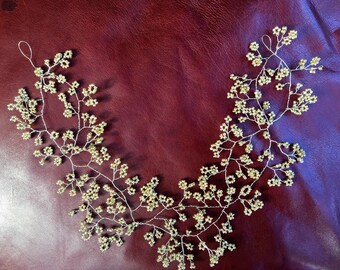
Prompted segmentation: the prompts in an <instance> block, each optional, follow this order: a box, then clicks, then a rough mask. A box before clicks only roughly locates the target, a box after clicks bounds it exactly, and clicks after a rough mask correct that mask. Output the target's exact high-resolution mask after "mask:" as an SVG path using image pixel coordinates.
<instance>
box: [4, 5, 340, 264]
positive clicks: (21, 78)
mask: <svg viewBox="0 0 340 270" xmlns="http://www.w3.org/2000/svg"><path fill="white" fill-rule="evenodd" d="M0 8H1V10H0V92H1V98H0V125H1V128H0V147H1V148H0V158H1V165H0V168H1V172H0V250H1V251H0V269H8V270H11V269H34V270H40V269H75V270H76V269H77V270H78V269H84V270H85V269H86V270H88V269H99V270H105V269H114V270H116V269H126V270H135V269H162V267H161V265H159V264H158V263H156V262H155V260H156V256H157V255H156V248H150V247H149V246H148V245H147V243H146V242H145V241H144V239H143V235H142V232H140V233H137V234H136V235H134V236H132V237H131V238H129V239H128V240H127V243H126V244H125V245H124V246H123V247H121V248H117V247H112V248H111V249H110V250H109V251H108V252H106V253H102V252H101V251H100V250H99V248H98V247H97V243H96V240H95V239H93V240H91V241H90V242H83V241H82V240H81V238H80V235H79V233H78V221H79V220H78V219H77V218H70V217H69V216H68V215H67V212H68V210H70V209H72V207H74V206H75V205H76V203H77V200H76V199H74V200H73V199H69V198H68V197H67V196H60V195H57V194H56V186H55V180H56V179H58V178H59V177H61V176H62V175H63V172H62V170H60V169H55V168H54V167H53V166H47V167H40V165H38V164H37V160H35V159H34V158H33V156H32V151H33V146H32V142H27V141H22V140H21V138H20V133H19V132H18V131H16V130H15V129H14V125H13V124H12V123H10V122H9V116H10V113H9V112H7V110H6V105H7V103H9V102H10V101H11V100H12V99H13V97H14V96H15V94H16V92H17V89H18V88H20V87H22V86H26V87H27V86H31V85H32V84H33V83H34V82H35V78H34V75H33V72H32V68H31V66H30V65H29V62H28V61H27V60H26V59H24V58H23V57H22V56H21V55H20V53H19V52H18V49H17V43H18V41H20V40H26V41H27V42H29V43H30V44H31V46H32V48H33V53H34V56H33V59H34V61H35V63H37V64H38V65H40V64H42V62H43V60H44V59H45V58H48V57H52V56H53V55H54V54H55V53H56V52H59V51H64V50H66V49H73V50H75V51H76V52H77V55H76V58H75V61H74V67H72V68H71V69H70V70H69V73H71V74H72V77H73V78H75V79H78V80H79V79H82V80H83V82H84V83H91V82H94V83H95V84H97V85H98V86H100V87H101V94H100V95H101V97H102V98H103V101H102V107H101V108H98V109H96V112H97V113H98V114H99V115H101V117H102V118H103V119H105V120H107V121H110V123H111V125H110V128H111V131H110V132H109V133H108V135H107V137H106V138H107V142H111V143H112V144H111V147H112V149H113V151H114V152H115V153H117V154H118V155H120V156H121V157H123V158H124V159H125V160H126V161H127V162H129V164H130V165H131V167H132V171H131V173H134V174H140V175H141V176H142V177H143V178H144V179H148V178H150V177H152V176H153V175H161V177H162V185H161V186H162V188H163V189H167V190H170V191H173V192H176V190H177V182H178V180H180V179H182V178H185V177H187V178H191V179H193V178H194V177H197V175H198V174H199V168H200V167H201V166H202V165H203V164H205V163H209V162H213V159H212V154H211V152H210V151H209V147H210V144H211V143H213V142H214V141H215V139H216V138H217V137H218V134H219V124H220V123H221V122H222V121H223V118H224V116H225V114H226V113H227V112H228V111H229V108H230V106H231V103H230V102H229V101H228V100H227V99H226V98H225V96H226V93H227V91H228V88H229V87H230V85H231V82H230V81H229V79H228V77H229V74H230V73H239V74H243V73H245V72H247V71H248V69H249V66H248V64H247V62H246V60H245V57H244V55H245V54H246V52H247V46H248V44H249V42H251V41H253V40H256V39H258V38H259V37H260V36H261V35H263V34H264V33H267V32H268V31H270V29H272V28H273V27H274V26H276V25H279V26H280V25H287V26H288V27H290V28H294V29H296V30H298V32H299V39H298V40H297V41H296V42H295V45H292V48H293V49H292V54H291V57H290V59H291V61H292V63H294V61H295V59H300V58H310V57H313V56H319V57H321V59H322V64H323V65H324V66H325V69H324V71H323V72H320V73H318V74H317V75H315V76H313V77H310V78H309V79H308V81H306V84H308V85H309V86H310V87H312V88H313V89H314V91H315V93H316V94H317V95H318V100H319V101H318V103H317V104H315V105H313V106H312V107H311V109H310V111H308V113H306V114H304V115H302V116H301V117H293V116H291V117H288V118H287V119H285V120H284V122H282V123H281V124H280V127H279V128H278V129H277V132H278V134H279V135H278V136H279V137H280V139H282V140H287V141H293V142H295V141H296V142H300V144H301V146H302V147H303V148H304V149H305V150H306V152H307V158H306V159H305V163H303V164H299V165H297V166H295V167H294V170H295V172H296V175H297V176H296V183H295V185H293V187H291V188H287V187H282V188H277V189H270V190H267V191H265V193H264V196H265V201H266V203H265V207H264V209H263V210H262V211H258V212H256V213H255V214H254V215H252V216H251V217H246V216H244V215H243V214H240V215H238V217H237V219H236V221H235V222H234V227H235V231H236V232H235V233H234V234H233V239H232V240H233V241H234V242H235V243H236V245H237V247H238V248H237V249H236V250H235V251H234V252H232V253H227V254H226V255H225V256H224V258H223V259H222V260H221V262H220V263H219V265H218V266H217V267H215V269H241V270H242V269H270V270H275V269H287V270H290V269H291V270H300V269H301V270H302V269H303V270H307V269H308V270H309V269H332V270H333V269H334V270H335V269H340V226H339V219H340V169H339V166H340V55H339V52H340V1H339V0H315V1H312V0H299V1H292V0H267V1H265V0H262V1H260V0H252V1H250V0H248V1H240V0H234V1H231V0H229V1H227V0H221V1H187V0H182V1H126V0H122V1H104V0H102V1H78V0H73V1H69V0H68V1H55V0H50V1H36V0H26V1H25V0H17V1H14V0H1V1H0ZM50 120H52V121H55V122H58V123H59V124H60V123H61V122H60V121H62V118H60V119H50ZM263 185H265V183H263ZM207 268H208V262H207V261H204V260H203V259H202V261H200V262H199V264H198V269H207ZM171 269H175V267H174V266H173V268H171Z"/></svg>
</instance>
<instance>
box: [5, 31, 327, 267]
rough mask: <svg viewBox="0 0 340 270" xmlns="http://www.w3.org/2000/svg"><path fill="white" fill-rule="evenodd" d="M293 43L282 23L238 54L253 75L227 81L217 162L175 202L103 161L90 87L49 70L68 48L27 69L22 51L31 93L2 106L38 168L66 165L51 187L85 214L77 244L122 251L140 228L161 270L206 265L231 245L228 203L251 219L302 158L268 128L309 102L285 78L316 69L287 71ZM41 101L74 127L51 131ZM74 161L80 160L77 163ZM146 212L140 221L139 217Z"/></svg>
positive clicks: (64, 63) (124, 168)
mask: <svg viewBox="0 0 340 270" xmlns="http://www.w3.org/2000/svg"><path fill="white" fill-rule="evenodd" d="M296 38H297V31H295V30H290V31H288V30H287V27H285V26H284V27H275V28H274V29H273V31H272V34H271V35H265V36H263V37H262V42H261V44H259V43H257V42H255V41H254V42H251V43H250V46H249V50H250V51H249V53H247V55H246V58H247V59H248V60H249V61H250V63H251V65H252V66H253V67H254V70H255V72H256V75H255V76H253V77H252V76H250V75H247V74H244V75H242V76H237V75H234V74H232V75H231V76H230V79H231V80H232V81H233V85H232V87H231V89H230V92H229V93H228V96H227V97H228V98H230V99H233V100H235V106H234V108H233V115H230V116H229V115H228V116H226V117H225V119H224V122H223V123H222V124H221V126H220V130H221V134H220V136H219V139H218V140H217V141H216V142H215V143H214V144H212V145H211V148H210V149H211V151H212V152H213V156H214V157H215V158H216V159H217V160H218V164H216V165H212V166H203V167H202V168H201V175H200V176H199V177H198V179H197V180H196V181H193V182H189V181H186V180H180V181H179V183H178V187H179V189H180V191H181V196H180V198H179V199H176V200H174V199H173V198H172V197H169V196H166V195H164V194H161V193H160V192H159V191H158V190H157V186H158V184H159V179H158V178H157V177H153V178H151V180H150V181H148V182H147V183H146V184H144V185H142V184H140V183H139V181H140V179H139V177H137V176H130V175H129V174H128V165H127V164H125V163H123V162H122V161H121V160H120V159H119V158H115V159H114V160H113V161H112V160H111V156H110V153H109V150H108V149H107V148H106V147H105V146H103V141H104V138H103V133H104V129H105V127H106V125H107V124H106V123H105V122H103V121H100V120H99V119H98V118H97V117H96V116H95V115H94V114H93V113H90V112H89V109H91V108H92V107H96V106H97V105H98V100H97V99H96V98H95V95H96V93H97V91H98V88H97V86H95V85H94V84H90V85H89V86H87V87H83V86H82V87H81V86H80V83H79V82H77V81H69V80H68V79H67V78H66V77H65V76H64V75H63V74H60V73H57V71H58V70H59V69H58V68H62V69H66V68H68V67H69V65H70V59H71V58H72V51H70V50H69V51H66V52H64V53H57V54H56V55H55V57H54V59H52V60H45V62H44V63H45V66H44V67H35V66H34V64H33V63H32V52H31V50H30V52H31V55H30V56H27V55H24V56H25V57H26V58H28V59H29V60H30V62H31V64H32V66H33V67H34V74H35V75H36V76H37V77H38V81H37V82H36V83H35V85H34V86H35V88H36V92H37V93H38V94H37V95H38V96H39V97H38V98H33V97H31V96H30V95H29V94H28V92H27V91H26V90H25V89H24V88H21V89H19V92H18V93H19V95H18V96H16V97H15V99H14V103H11V104H9V105H8V109H9V110H11V111H17V112H18V113H19V114H17V115H16V116H12V117H11V121H12V122H14V123H15V124H16V127H17V129H18V130H20V131H22V132H23V133H22V138H23V139H24V140H28V139H33V141H34V144H35V146H37V149H36V150H35V151H34V153H33V155H34V156H35V157H37V158H39V163H40V164H41V165H44V164H45V163H46V162H52V163H53V164H54V165H55V166H60V165H62V163H69V165H70V168H71V170H70V172H69V173H68V174H67V175H66V176H65V177H64V178H63V179H60V180H58V181H57V186H58V193H65V192H67V193H68V194H69V195H70V196H77V195H78V196H79V198H80V200H81V201H80V203H79V206H78V207H77V208H76V209H74V210H72V211H71V212H70V213H69V214H70V215H71V216H73V215H75V214H78V213H83V214H84V220H83V221H82V222H81V223H80V229H79V231H80V232H81V235H82V238H83V239H84V240H89V239H90V238H91V237H92V236H94V235H97V236H98V242H99V246H100V250H102V251H106V250H107V249H108V248H109V247H110V246H111V245H112V244H116V245H117V246H121V245H122V244H123V241H124V239H125V238H126V236H130V235H131V234H132V233H133V232H134V231H135V230H136V229H137V228H141V227H144V230H145V234H144V238H145V240H146V241H147V242H148V244H149V245H150V246H154V245H156V244H157V245H158V258H157V261H158V262H160V263H162V265H163V267H168V266H169V264H170V263H172V262H177V265H178V269H180V270H184V269H186V268H190V269H195V256H201V255H202V253H203V252H205V253H206V255H207V256H208V258H209V261H210V266H211V267H213V266H215V265H216V264H217V263H218V261H219V259H220V258H221V256H223V255H224V254H225V252H226V251H233V250H234V249H235V248H236V246H235V244H233V243H231V242H230V241H229V240H228V239H229V236H228V235H229V234H230V233H232V232H233V227H232V221H233V220H234V218H235V214H234V213H233V212H232V210H231V207H232V206H233V205H235V204H236V203H239V205H240V206H241V207H242V209H243V212H244V214H245V215H247V216H250V215H251V214H252V213H253V212H255V211H257V210H259V209H261V208H262V207H263V205H264V204H263V201H262V200H261V193H260V191H259V185H260V183H261V182H265V183H266V184H267V185H268V186H269V187H275V186H278V187H279V186H282V185H285V186H291V185H292V184H293V178H294V172H293V170H292V168H291V167H292V165H293V164H295V163H299V162H303V158H304V156H305V152H304V150H302V148H301V147H300V145H299V144H298V143H289V142H280V141H278V140H277V138H276V136H275V135H274V134H273V129H272V127H273V125H274V124H275V123H276V122H277V121H279V120H280V119H281V118H282V117H283V116H285V115H288V114H289V113H293V114H295V115H301V114H302V113H304V112H306V111H307V110H308V108H309V105H310V104H312V103H315V102H316V101H317V97H316V96H315V95H314V94H313V91H312V90H311V89H310V88H305V87H304V86H303V85H302V84H301V83H299V82H297V81H296V79H295V78H294V75H295V73H298V72H301V71H308V72H310V73H312V74H313V73H315V72H316V71H317V70H321V69H322V66H320V65H319V61H320V58H319V57H314V58H313V59H311V60H310V61H307V60H305V59H301V60H300V61H299V62H298V64H297V65H296V67H294V68H290V67H289V66H288V64H287V63H286V62H285V61H284V60H283V58H282V56H281V55H280V54H279V51H280V50H281V49H282V48H284V47H285V46H288V45H290V44H291V43H292V41H293V40H295V39H296ZM22 44H24V43H23V42H20V43H19V49H20V51H21V52H22V50H21V47H20V46H22ZM26 45H28V44H27V43H26ZM29 49H30V47H29ZM270 86H272V87H271V88H270ZM270 89H272V90H270ZM268 91H274V92H276V93H277V99H278V100H279V102H277V100H276V102H275V100H272V101H270V100H266V98H265V96H266V92H268ZM33 95H36V94H34V92H33ZM48 95H51V98H53V97H57V99H59V101H60V102H61V104H62V107H63V111H62V112H61V114H62V115H63V116H64V117H65V126H66V125H67V123H68V121H72V123H74V122H75V123H76V126H73V127H72V128H66V129H65V130H53V129H52V128H51V127H50V125H49V123H48V122H47V119H46V117H45V114H46V110H47V108H46V103H45V101H46V99H47V96H48ZM282 104H283V105H282ZM87 108H89V109H87ZM68 119H69V120H68ZM72 125H73V124H71V122H70V126H72ZM256 142H261V143H256ZM259 145H262V146H261V149H259ZM79 155H83V158H81V159H80V158H77V157H78V156H79ZM86 157H88V159H87V160H86ZM104 165H105V168H106V167H109V168H110V170H111V172H110V174H109V175H108V174H107V173H104V172H106V171H105V170H104V169H103V170H100V168H104ZM215 180H218V181H215ZM136 200H138V201H137V202H136ZM147 212H150V215H149V217H145V216H141V213H147ZM211 236H213V237H212V238H211ZM212 239H213V240H212ZM198 251H201V253H200V252H198ZM196 254H200V255H196Z"/></svg>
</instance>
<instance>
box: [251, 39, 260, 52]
mask: <svg viewBox="0 0 340 270" xmlns="http://www.w3.org/2000/svg"><path fill="white" fill-rule="evenodd" d="M249 49H250V50H251V51H257V50H258V49H259V44H258V43H257V42H255V41H254V42H252V43H250V45H249Z"/></svg>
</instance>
